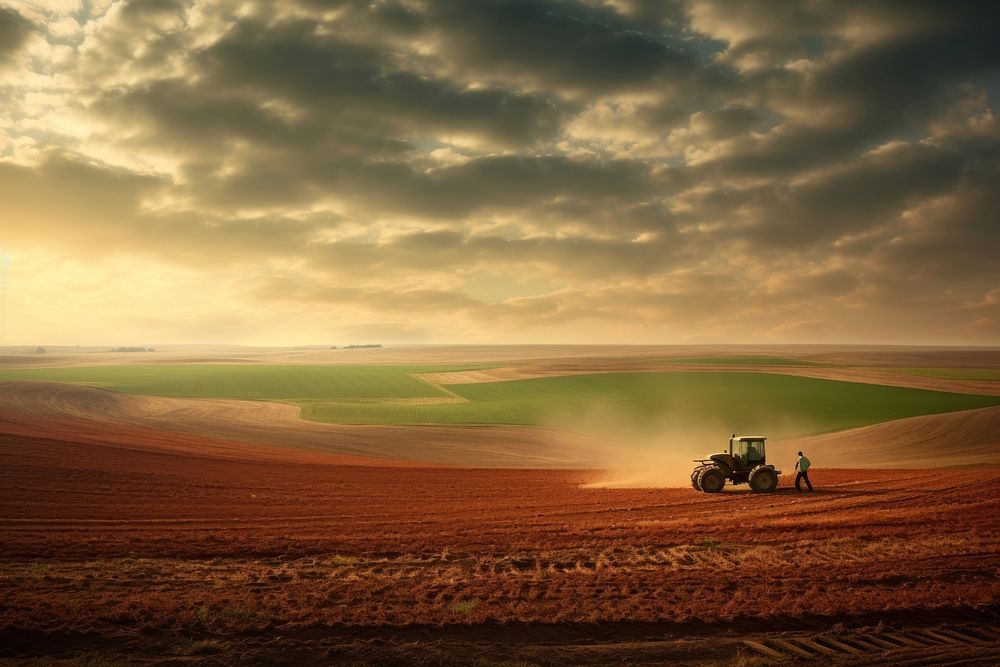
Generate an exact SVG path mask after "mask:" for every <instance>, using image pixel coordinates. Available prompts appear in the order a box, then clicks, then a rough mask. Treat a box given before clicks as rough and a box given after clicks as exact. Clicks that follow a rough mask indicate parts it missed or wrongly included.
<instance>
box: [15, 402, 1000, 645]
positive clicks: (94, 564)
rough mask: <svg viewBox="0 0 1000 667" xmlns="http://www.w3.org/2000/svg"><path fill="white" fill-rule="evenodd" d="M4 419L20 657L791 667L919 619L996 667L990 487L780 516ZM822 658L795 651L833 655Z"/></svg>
mask: <svg viewBox="0 0 1000 667" xmlns="http://www.w3.org/2000/svg"><path fill="white" fill-rule="evenodd" d="M0 423H4V424H10V425H12V426H7V427H6V428H5V431H4V433H5V435H4V436H3V447H2V448H0V489H2V491H0V517H2V519H0V530H2V532H0V535H2V538H0V578H2V582H3V585H2V586H0V638H2V639H3V641H2V642H0V645H2V646H5V647H6V648H4V649H3V650H4V651H6V652H7V653H6V655H7V656H18V657H19V658H26V657H30V656H31V655H33V654H37V655H40V654H46V655H50V656H51V655H55V656H57V657H62V658H67V659H74V660H77V661H81V660H91V661H92V662H93V661H97V660H106V661H107V660H114V659H116V658H118V657H121V656H124V655H127V656H129V658H130V659H132V660H148V661H153V662H160V661H169V660H187V659H189V658H190V657H191V656H200V657H201V658H203V659H208V660H214V661H216V662H218V663H223V664H235V663H237V662H240V661H248V660H278V659H280V660H284V661H286V662H288V661H291V662H297V663H300V664H301V663H304V662H317V661H318V662H334V661H338V660H345V661H349V660H360V661H363V662H364V661H367V662H371V663H382V662H385V661H393V660H395V661H403V662H420V661H421V660H426V661H429V662H435V663H436V662H445V663H447V662H454V663H456V664H469V663H473V662H475V661H476V660H480V661H481V664H490V663H489V662H485V663H483V662H482V661H483V660H486V659H487V658H489V659H491V660H492V659H500V658H503V659H520V660H528V661H529V662H530V661H536V662H539V663H544V662H553V661H554V662H576V663H584V662H587V663H593V664H605V663H607V662H619V661H626V662H628V661H633V662H641V661H650V662H655V661H657V660H663V659H682V660H690V661H698V660H705V659H710V660H713V661H719V662H726V661H733V660H738V659H741V656H742V657H744V658H745V657H746V656H749V655H755V656H757V657H759V658H762V659H776V658H774V656H768V655H767V654H766V652H761V651H760V650H759V649H755V648H754V647H753V645H750V644H746V643H745V641H749V640H747V637H748V636H750V635H753V636H754V637H756V639H754V640H752V642H753V643H754V644H756V645H758V646H763V647H764V648H767V649H769V650H771V651H775V652H777V653H778V654H779V655H783V656H785V657H789V656H791V657H796V654H795V653H794V651H792V649H787V647H786V649H785V650H786V651H787V652H786V653H782V650H783V649H782V648H781V647H782V646H785V644H787V643H788V641H786V640H785V639H781V637H778V638H777V639H775V637H776V636H777V635H774V634H773V633H776V632H784V631H787V632H797V633H799V634H801V633H802V632H803V631H804V630H809V629H810V628H817V627H822V628H824V629H825V630H824V632H828V631H829V628H830V627H831V626H832V625H833V624H834V623H840V624H841V625H840V626H839V627H840V628H841V629H842V630H841V631H838V632H856V633H861V632H862V630H860V629H854V628H855V626H857V627H858V628H861V627H867V626H871V625H875V624H877V623H882V628H881V630H878V632H882V631H885V632H888V631H889V630H891V629H892V628H893V624H898V625H899V624H901V627H903V630H901V631H908V630H906V628H910V627H912V626H914V624H915V623H917V622H918V620H919V619H922V620H919V623H922V624H923V626H933V627H931V629H930V630H929V631H930V632H937V630H935V629H934V628H938V629H939V630H940V629H941V628H943V629H944V630H947V631H954V630H955V628H959V631H960V632H964V633H966V634H964V635H962V636H966V637H972V638H974V639H975V638H978V639H979V641H980V642H981V643H980V644H975V643H974V642H972V639H970V640H968V642H966V643H965V644H963V645H961V646H958V647H957V648H956V647H955V646H950V645H947V644H942V645H944V646H946V647H947V648H946V649H940V650H944V651H946V653H947V654H948V655H950V656H955V655H959V656H961V655H967V656H971V657H970V658H969V659H970V660H973V661H974V662H975V661H980V662H981V661H983V660H986V661H987V662H989V661H992V660H993V659H995V658H996V657H998V655H997V653H996V644H995V642H994V640H992V639H990V636H989V634H988V632H989V630H988V627H989V625H990V623H995V620H996V610H997V601H998V599H1000V540H998V538H997V535H998V534H1000V471H998V470H995V469H974V470H909V471H874V470H865V471H862V470H835V469H817V470H815V472H814V473H813V481H814V484H815V485H816V487H817V489H818V491H817V492H816V493H814V494H801V495H800V494H798V493H796V492H795V491H794V490H793V489H791V488H789V486H788V485H789V480H788V477H787V476H786V477H785V478H784V480H783V483H782V486H781V488H780V490H779V492H778V493H775V494H773V495H767V496H759V495H754V494H750V493H747V492H744V491H741V490H733V491H729V492H726V493H722V494H719V495H717V496H709V495H701V494H696V493H694V492H693V491H692V490H690V489H682V488H675V489H592V488H584V487H583V486H582V485H583V484H585V483H587V482H590V481H593V480H594V479H595V478H596V477H597V476H598V473H590V472H587V471H559V470H489V469H479V470H476V469H462V468H421V467H413V466H409V467H404V466H403V465H402V464H399V465H397V464H394V463H393V462H392V461H381V462H380V464H381V465H380V466H370V465H349V464H357V463H359V462H363V461H362V460H359V459H356V458H354V459H351V458H338V457H336V456H333V455H327V454H322V453H319V452H301V451H299V450H291V449H271V448H267V447H262V446H255V445H244V444H242V443H238V442H233V441H223V440H215V439H212V438H207V437H196V436H191V435H186V434H181V433H170V434H168V435H165V434H162V433H161V434H159V435H157V433H156V432H155V431H153V430H151V429H147V430H145V431H141V430H138V429H139V427H135V426H122V425H114V424H102V425H100V428H99V429H98V428H96V427H95V428H94V429H92V430H90V431H88V428H87V426H88V424H87V423H86V422H85V421H84V420H79V421H77V422H74V423H69V422H67V423H66V424H62V425H59V424H53V423H51V422H50V423H47V425H46V427H45V429H42V430H44V431H45V435H33V434H31V433H28V432H24V429H23V428H22V427H19V426H17V424H23V422H18V421H17V420H16V419H13V418H10V417H9V418H6V419H4V420H2V421H0ZM19 429H20V430H19ZM76 431H79V432H84V433H87V434H88V435H87V437H85V438H77V437H75V436H74V435H72V434H73V433H74V432H76ZM136 442H139V443H140V444H141V446H136V444H135V443H136ZM241 448H242V449H241ZM923 626H921V627H923ZM983 628H986V629H985V630H984V629H983ZM748 633H749V634H748ZM754 633H756V634H754ZM760 633H771V634H764V635H762V636H758V635H759V634H760ZM977 633H978V634H977ZM938 634H939V635H940V632H938ZM839 636H840V635H830V636H829V637H827V635H823V637H821V638H820V639H819V640H818V645H819V646H824V647H826V648H827V649H829V650H834V649H831V648H830V647H836V646H837V643H838V642H839V644H840V645H842V646H855V650H856V651H859V653H858V655H855V654H853V653H851V652H850V651H847V650H844V649H837V650H839V651H840V652H839V653H838V654H837V655H836V656H834V657H836V659H837V660H855V659H860V658H859V655H861V654H860V649H858V648H857V646H858V645H859V644H858V642H859V641H860V640H858V639H856V638H855V639H852V638H851V637H855V636H857V637H860V636H862V635H861V634H857V635H850V636H843V637H841V639H843V641H840V640H838V639H837V637H839ZM865 636H868V635H865ZM881 636H882V635H878V636H877V637H876V639H878V638H880V637H881ZM914 636H916V635H914ZM926 636H928V637H932V636H933V635H926ZM943 636H949V635H943ZM796 637H799V635H796ZM810 637H812V635H808V636H806V637H805V639H802V638H798V639H795V641H794V642H791V645H792V646H793V647H798V648H799V649H800V650H803V651H808V650H815V651H818V650H819V649H809V648H808V646H809V642H813V639H810ZM789 641H790V640H789ZM884 641H889V640H888V639H885V640H884ZM941 641H943V640H941ZM741 642H742V643H741ZM781 642H785V644H782V643H781ZM796 642H797V643H796ZM831 642H833V643H831ZM852 642H854V643H852ZM969 642H972V643H969ZM813 643H815V642H813ZM910 649H913V647H909V649H907V647H906V646H904V645H902V644H900V645H898V646H897V649H896V653H893V655H896V654H897V653H898V655H899V656H904V657H905V656H906V655H908V654H907V650H910ZM881 650H883V651H889V649H884V648H883V649H881ZM2 655H4V654H0V656H2ZM865 655H868V654H867V653H866V654H865ZM497 656H499V658H498V657H497ZM798 657H801V656H798ZM827 657H828V658H829V659H831V660H832V659H833V658H831V657H830V656H827ZM862 657H863V656H862ZM782 659H784V658H782ZM969 664H973V663H969Z"/></svg>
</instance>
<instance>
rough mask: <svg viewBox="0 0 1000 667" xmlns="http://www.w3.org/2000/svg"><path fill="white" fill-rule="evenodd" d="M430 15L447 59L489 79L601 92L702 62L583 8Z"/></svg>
mask: <svg viewBox="0 0 1000 667" xmlns="http://www.w3.org/2000/svg"><path fill="white" fill-rule="evenodd" d="M428 9H429V11H428V13H429V15H430V23H431V25H432V26H433V28H434V30H435V31H436V35H437V36H438V37H439V39H440V40H441V41H442V43H443V45H444V52H443V55H444V56H445V57H446V58H448V59H449V60H451V61H453V62H455V63H456V64H458V66H459V67H460V68H462V69H468V70H471V71H472V72H475V74H476V75H478V76H482V77H485V78H487V79H500V80H507V81H511V82H514V83H530V84H532V85H535V86H541V87H546V88H555V89H557V90H558V89H566V90H570V91H589V92H594V93H600V92H607V91H614V90H619V89H623V88H630V87H635V86H637V85H641V84H647V83H650V82H651V81H654V80H656V79H658V78H661V77H663V78H667V79H669V78H676V79H684V78H687V77H690V76H692V75H693V74H695V73H696V72H697V71H698V69H699V65H700V64H701V63H700V59H699V58H698V57H697V55H696V54H695V53H694V52H693V51H692V50H691V49H689V48H687V47H686V45H685V44H684V42H683V41H682V40H681V39H680V38H679V37H678V36H676V35H669V34H667V33H666V32H664V31H663V30H662V28H661V27H660V26H657V25H655V24H654V25H649V24H642V23H636V22H632V21H629V20H627V19H626V17H624V16H622V15H620V14H618V13H616V12H614V11H612V10H610V9H605V8H600V7H594V6H588V5H585V4H583V3H575V2H559V1H555V2H549V1H545V0H542V1H536V0H485V1H483V2H464V1H463V0H444V1H442V2H435V3H430V5H429V7H428Z"/></svg>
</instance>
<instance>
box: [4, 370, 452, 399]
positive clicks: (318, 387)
mask: <svg viewBox="0 0 1000 667" xmlns="http://www.w3.org/2000/svg"><path fill="white" fill-rule="evenodd" d="M469 369H470V366H469V365H463V366H424V365H419V366H417V365H297V364H287V365H243V364H225V365H223V364H156V365H152V364H136V365H118V366H81V367H73V368H38V369H18V370H0V381H5V380H6V381H9V380H36V381H51V382H75V383H79V384H86V385H90V386H97V387H104V388H107V389H114V390H117V391H122V392H125V393H130V394H150V395H155V396H186V397H195V398H244V399H271V400H285V401H295V400H315V399H341V400H356V399H416V398H433V397H446V398H448V397H450V398H456V395H455V394H454V393H452V392H450V391H448V390H446V389H444V388H442V387H440V386H436V385H433V384H431V383H429V382H427V381H425V380H423V379H420V378H418V377H416V374H417V373H423V372H446V371H461V370H469Z"/></svg>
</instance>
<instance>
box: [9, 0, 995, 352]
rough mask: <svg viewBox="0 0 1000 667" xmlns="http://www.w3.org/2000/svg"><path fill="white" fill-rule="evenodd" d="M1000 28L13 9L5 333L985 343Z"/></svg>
mask: <svg viewBox="0 0 1000 667" xmlns="http://www.w3.org/2000/svg"><path fill="white" fill-rule="evenodd" d="M998 26H1000V4H998V3H996V2H995V1H986V2H970V1H963V0H949V1H948V2H940V1H937V0H934V1H930V2H924V1H920V0H899V1H895V2H868V1H865V2H861V1H856V0H831V1H823V0H812V1H809V2H801V3H794V2H788V1H781V2H771V1H765V0H751V1H748V2H740V3H733V2H729V1H724V0H718V1H716V0H690V1H670V0H662V1H661V0H656V1H644V0H603V1H602V0H589V1H586V0H579V1H575V2H569V1H567V2H562V1H556V0H537V1H531V2H525V1H521V0H516V1H507V0H502V1H494V0H476V1H469V0H438V1H416V0H414V1H410V0H398V1H386V2H351V1H346V0H344V1H338V0H288V1H283V2H272V1H270V0H266V1H262V2H255V1H253V0H247V1H231V0H195V1H186V0H133V1H120V2H107V1H106V0H94V1H81V0H52V1H51V2H34V1H26V2H5V0H0V288H2V290H0V291H2V292H3V294H2V301H3V303H2V305H0V308H2V324H0V342H2V343H5V344H81V345H93V344H132V345H143V344H157V343H160V344H162V343H237V344H255V345H284V344H326V343H329V344H347V343H368V342H377V343H384V344H404V343H529V342H530V343H888V344H977V345H983V344H987V345H989V344H1000V188H998V184H1000V122H998V119H997V116H996V115H995V111H994V109H995V108H996V107H997V105H998V103H1000V77H998V67H1000V39H997V37H996V34H997V27H998Z"/></svg>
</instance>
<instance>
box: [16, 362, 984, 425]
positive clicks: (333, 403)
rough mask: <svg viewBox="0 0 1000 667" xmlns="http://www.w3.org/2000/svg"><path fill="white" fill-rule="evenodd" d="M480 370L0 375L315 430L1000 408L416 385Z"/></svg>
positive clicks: (758, 383) (684, 379)
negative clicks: (255, 412)
mask: <svg viewBox="0 0 1000 667" xmlns="http://www.w3.org/2000/svg"><path fill="white" fill-rule="evenodd" d="M477 367H478V368H482V367H483V366H482V365H480V366H475V365H473V366H470V365H464V366H442V365H432V366H426V365H425V366H413V365H411V366H406V365H264V364H261V365H249V364H231V365H226V364H216V365H209V364H162V365H160V364H155V365H154V364H149V365H121V366H87V367H75V368H47V369H31V370H16V371H15V370H8V371H0V380H49V381H57V382H76V383H83V384H88V385H93V386H99V387H105V388H109V389H114V390H117V391H122V392H127V393H136V394H150V395H160V396H189V397H212V398H241V399H269V400H278V401H286V402H291V403H295V404H297V405H300V406H301V407H302V416H303V417H304V418H306V419H312V420H316V421H326V422H338V423H347V424H515V425H550V426H559V427H570V428H582V429H587V428H589V427H591V426H593V425H594V424H595V423H596V422H597V421H599V420H604V423H605V424H607V423H615V422H617V423H622V424H628V425H642V424H654V423H658V422H663V421H670V422H678V421H681V422H683V423H687V424H693V423H701V424H713V425H719V426H720V427H723V428H726V429H732V430H736V431H742V432H749V431H755V430H764V431H767V432H769V433H776V432H778V431H783V432H787V433H795V434H806V433H821V432H827V431H835V430H841V429H846V428H851V427H855V426H864V425H867V424H874V423H877V422H882V421H888V420H891V419H899V418H902V417H910V416H916V415H923V414H932V413H939V412H951V411H956V410H968V409H973V408H981V407H987V406H992V405H1000V396H975V395H966V394H953V393H945V392H935V391H925V390H920V389H909V388H903V387H888V386H881V385H871V384H859V383H852V382H840V381H835V380H821V379H815V378H807V377H795V376H789V375H780V374H769V373H745V372H726V371H705V372H690V371H689V372H674V373H669V372H650V373H604V374H591V375H571V376H565V377H550V378H540V379H531V380H517V381H510V382H488V383H478V384H455V385H444V386H436V385H433V384H431V383H429V382H426V381H424V380H422V379H420V378H418V377H416V376H415V375H414V374H415V373H422V372H443V371H450V370H466V369H470V368H477ZM435 400H436V401H438V402H436V403H435V402H434V401H435ZM441 401H450V402H441ZM723 425H724V426H723Z"/></svg>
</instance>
